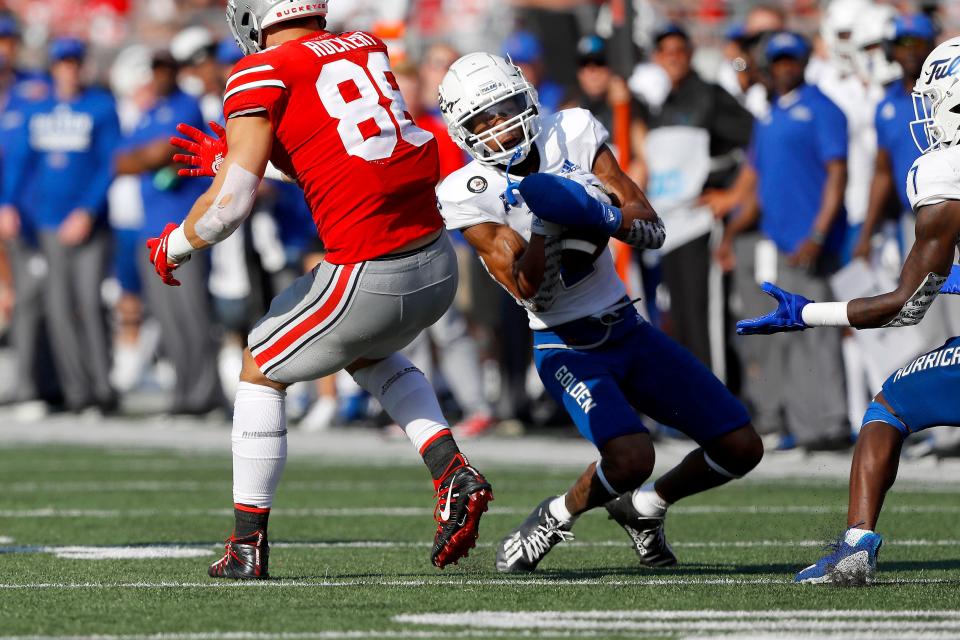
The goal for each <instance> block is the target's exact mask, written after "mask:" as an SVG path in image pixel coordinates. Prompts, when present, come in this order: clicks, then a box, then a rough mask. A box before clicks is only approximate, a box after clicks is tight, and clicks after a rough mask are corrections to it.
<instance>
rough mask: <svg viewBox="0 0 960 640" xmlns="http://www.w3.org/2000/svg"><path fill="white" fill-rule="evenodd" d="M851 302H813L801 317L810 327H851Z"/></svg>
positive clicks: (804, 309)
mask: <svg viewBox="0 0 960 640" xmlns="http://www.w3.org/2000/svg"><path fill="white" fill-rule="evenodd" d="M849 304H850V303H849V302H811V303H810V304H808V305H807V306H805V307H804V308H803V311H801V312H800V316H801V317H802V318H803V322H804V323H805V324H806V325H807V326H808V327H849V326H850V319H849V318H848V317H847V305H849Z"/></svg>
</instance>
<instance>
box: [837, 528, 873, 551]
mask: <svg viewBox="0 0 960 640" xmlns="http://www.w3.org/2000/svg"><path fill="white" fill-rule="evenodd" d="M868 533H873V531H871V530H870V529H847V532H846V533H845V534H844V535H843V541H844V542H846V543H847V544H848V545H850V546H851V547H852V546H855V545H856V544H857V543H858V542H860V540H861V538H863V536H865V535H867V534H868Z"/></svg>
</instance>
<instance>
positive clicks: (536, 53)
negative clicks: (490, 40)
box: [503, 31, 543, 64]
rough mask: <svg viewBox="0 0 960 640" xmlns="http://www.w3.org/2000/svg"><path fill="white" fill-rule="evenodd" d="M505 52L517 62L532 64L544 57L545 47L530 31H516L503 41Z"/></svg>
mask: <svg viewBox="0 0 960 640" xmlns="http://www.w3.org/2000/svg"><path fill="white" fill-rule="evenodd" d="M503 53H504V55H506V56H507V57H509V58H510V59H511V60H513V61H514V62H515V63H517V64H531V63H533V62H537V61H538V60H540V59H541V58H542V57H543V47H541V46H540V41H539V40H537V36H535V35H533V34H532V33H530V32H529V31H515V32H514V33H512V34H511V35H510V37H508V38H507V40H506V42H504V43H503Z"/></svg>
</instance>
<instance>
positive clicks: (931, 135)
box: [910, 36, 960, 153]
mask: <svg viewBox="0 0 960 640" xmlns="http://www.w3.org/2000/svg"><path fill="white" fill-rule="evenodd" d="M913 112H914V116H915V120H914V121H913V122H911V123H910V132H911V133H912V134H913V141H914V142H915V143H916V145H917V148H919V149H920V153H927V152H928V151H933V150H934V149H940V148H943V147H949V146H952V145H954V144H956V143H957V142H958V140H960V36H958V37H956V38H951V39H949V40H947V41H946V42H943V43H941V44H940V45H939V46H938V47H937V48H936V49H934V50H933V51H932V52H931V53H930V55H929V56H927V59H926V60H925V61H924V63H923V67H922V68H921V70H920V77H919V78H917V83H916V84H915V85H914V87H913Z"/></svg>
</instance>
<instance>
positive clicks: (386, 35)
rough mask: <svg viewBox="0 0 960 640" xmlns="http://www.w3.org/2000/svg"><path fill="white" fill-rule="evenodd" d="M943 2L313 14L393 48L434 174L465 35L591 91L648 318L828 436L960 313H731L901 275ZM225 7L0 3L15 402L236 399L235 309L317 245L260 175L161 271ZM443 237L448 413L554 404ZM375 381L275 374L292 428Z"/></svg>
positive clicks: (953, 19) (388, 0)
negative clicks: (658, 231)
mask: <svg viewBox="0 0 960 640" xmlns="http://www.w3.org/2000/svg"><path fill="white" fill-rule="evenodd" d="M956 4H957V3H948V2H944V3H940V4H938V3H918V2H890V3H886V2H870V1H868V0H832V2H827V3H818V2H816V1H814V0H790V1H786V0H785V1H783V2H775V1H772V0H771V1H770V2H769V3H767V4H762V3H756V2H747V1H740V2H737V1H734V0H727V1H724V0H685V1H683V2H666V1H659V0H607V1H600V0H598V1H596V2H574V1H570V0H512V1H508V0H330V16H329V21H328V22H329V29H330V30H333V31H345V30H355V29H362V30H366V31H370V32H372V33H375V34H376V35H378V36H379V37H381V38H382V39H384V40H385V41H386V42H387V43H388V46H389V47H390V52H391V59H392V64H393V68H394V71H395V73H396V75H397V79H398V82H399V83H400V84H401V90H402V93H403V95H404V97H405V99H406V101H407V103H408V104H407V106H408V108H409V111H410V113H411V114H412V115H413V116H414V118H415V120H416V122H417V124H418V125H419V126H420V127H422V128H424V129H427V130H429V131H431V132H432V133H434V135H435V136H436V137H437V139H438V141H439V143H440V149H441V165H442V166H441V171H442V174H443V175H447V174H449V173H451V172H452V171H454V170H456V169H458V168H459V167H461V166H463V164H465V163H466V161H467V157H466V156H465V154H464V153H463V151H462V150H460V149H459V148H458V147H457V146H456V144H455V143H454V142H453V141H452V140H451V139H450V138H449V136H448V135H447V133H446V128H445V126H444V124H443V121H442V119H441V117H440V114H439V111H438V108H437V105H436V96H437V87H438V86H439V84H440V81H441V79H442V78H443V76H444V74H445V73H446V70H447V68H448V67H449V66H450V64H451V63H452V62H453V61H454V60H456V59H457V58H458V57H459V56H460V55H462V54H464V53H469V52H471V51H478V50H485V51H490V52H494V53H499V54H503V55H506V56H509V57H510V58H511V59H512V60H513V62H514V63H516V64H517V65H518V66H520V67H521V69H522V70H523V73H524V75H525V76H526V77H527V79H528V80H530V81H531V82H532V83H533V84H534V85H535V86H536V87H537V90H538V93H539V99H540V103H541V106H542V109H543V111H544V112H546V113H549V112H554V111H556V110H560V109H564V108H569V107H583V108H586V109H589V110H590V111H591V112H592V113H593V114H594V115H595V116H596V117H597V118H598V119H599V120H600V121H601V122H602V123H603V124H604V125H605V126H606V127H607V129H608V130H609V131H610V133H611V140H610V143H611V146H612V147H613V149H614V150H615V153H616V155H617V157H618V158H619V160H620V162H621V164H622V166H623V167H624V168H625V169H626V170H627V171H628V173H629V175H631V177H633V178H634V179H635V180H636V181H637V182H638V184H640V185H641V186H642V187H643V188H644V189H645V191H646V193H647V195H648V197H649V198H650V200H651V202H652V203H653V205H654V206H655V208H656V209H657V210H658V212H659V213H660V215H661V217H663V219H664V221H665V224H666V226H667V243H666V244H665V245H664V247H663V248H662V249H661V250H659V251H647V252H642V253H640V252H636V251H633V252H631V251H630V250H629V248H627V247H626V246H621V245H617V246H612V247H611V250H612V251H614V254H615V256H616V262H617V266H618V270H619V271H620V274H621V276H622V277H623V278H624V280H625V281H626V282H627V284H628V288H629V290H630V291H631V294H632V296H633V297H635V298H637V299H638V303H637V304H638V307H639V308H641V312H642V313H644V314H645V316H646V317H648V319H650V321H651V322H653V323H655V324H657V325H658V326H659V327H661V328H662V329H663V330H665V331H666V332H667V333H669V334H670V335H672V336H673V337H674V338H675V339H677V340H678V341H679V342H681V343H682V344H683V345H684V346H686V347H687V348H688V349H689V350H690V351H691V352H692V353H694V354H695V355H696V356H697V357H698V358H699V359H700V360H702V361H703V362H704V363H706V364H707V365H709V366H710V367H711V368H712V369H713V371H714V372H715V373H716V374H717V375H718V376H719V377H720V378H721V380H724V381H725V382H726V384H728V385H729V386H730V387H731V389H732V390H733V391H734V392H736V393H737V394H739V395H740V396H741V398H743V399H744V400H745V401H746V403H747V405H748V407H749V408H750V409H751V413H752V415H753V416H754V422H755V424H756V425H757V427H758V430H760V431H761V433H764V434H766V435H768V436H769V438H770V440H771V441H772V442H773V443H774V444H775V446H776V447H778V448H782V449H790V448H794V447H800V448H803V449H805V450H809V451H815V450H833V449H842V448H845V447H848V446H849V445H850V443H851V440H852V438H853V437H855V434H856V431H857V429H858V428H859V424H860V419H861V417H862V415H863V412H864V410H865V409H866V405H867V402H868V401H869V399H870V398H871V397H872V396H873V394H875V393H876V392H877V391H878V390H879V388H880V385H881V383H882V381H883V379H884V376H885V375H887V374H888V373H889V372H890V371H892V370H895V369H896V368H897V367H898V366H900V365H901V364H902V363H903V362H906V361H907V360H908V359H909V358H910V357H912V356H913V355H916V354H919V353H921V352H923V351H925V350H927V349H929V348H931V347H933V346H935V345H936V344H939V343H940V342H942V341H943V340H944V339H945V338H946V337H947V336H950V335H956V334H958V333H960V328H958V325H960V315H958V314H957V313H956V312H955V310H952V309H950V304H951V303H950V302H949V301H947V300H943V299H942V298H941V300H939V301H938V302H937V304H936V305H935V307H934V310H933V311H932V312H931V313H930V314H928V317H927V319H926V320H925V322H924V323H923V324H922V325H920V326H917V327H912V328H909V329H896V330H889V329H884V330H878V331H874V332H861V333H856V332H846V333H844V332H842V331H841V330H839V329H838V330H820V331H819V332H817V333H816V336H814V335H813V333H814V332H808V333H805V334H796V335H789V336H771V337H764V338H751V337H743V338H737V337H736V336H734V335H733V331H732V325H733V322H732V320H735V319H737V318H741V317H748V316H754V315H759V314H762V313H766V312H767V311H768V310H770V308H771V306H772V303H771V302H770V301H769V299H767V298H765V297H764V296H763V294H762V293H760V291H759V288H758V286H757V283H758V282H761V281H763V280H770V281H774V282H776V283H778V284H780V285H781V286H783V287H785V288H787V289H790V290H793V291H797V292H798V293H802V294H804V295H806V296H808V297H810V298H812V299H817V300H827V299H848V298H851V297H855V296H861V295H869V294H870V293H872V292H880V291H884V290H888V289H889V288H890V286H891V283H892V282H894V281H895V278H896V276H897V274H898V272H899V268H900V265H901V263H902V260H903V258H904V256H905V255H906V252H907V251H908V250H909V247H910V244H911V236H912V227H913V220H912V214H911V213H910V210H909V203H908V201H907V199H906V195H905V191H904V187H905V184H906V181H907V177H908V176H907V172H908V170H909V168H910V166H911V165H912V163H913V161H914V159H915V158H916V157H917V156H918V155H919V153H920V151H919V149H918V148H917V146H916V145H915V144H914V141H913V137H912V136H911V134H910V122H911V120H913V119H914V112H913V103H912V99H911V95H910V94H911V89H912V87H913V83H914V82H915V80H916V78H917V76H918V75H919V72H920V66H921V64H922V62H923V60H924V58H925V57H926V55H927V53H929V51H930V50H931V49H932V48H933V46H934V45H935V44H936V43H937V42H939V41H941V40H943V39H945V38H947V37H950V36H951V35H956V34H957V33H958V29H960V8H958V7H957V6H954V5H956ZM223 5H224V3H223V2H222V1H218V0H150V2H146V1H138V0H87V1H86V2H77V1H73V2H65V1H60V0H44V1H42V2H41V1H35V0H19V1H15V0H9V1H7V2H3V1H0V130H2V131H0V153H2V159H0V348H2V351H0V353H2V354H3V356H2V358H0V367H2V377H0V403H2V405H3V407H2V409H0V410H2V411H3V414H2V415H6V416H8V417H10V418H12V419H15V420H18V421H29V420H38V419H42V418H43V417H45V416H46V415H48V414H49V413H50V412H54V411H67V412H72V413H76V414H79V415H81V416H87V417H93V418H94V419H96V418H99V417H100V416H102V415H112V414H116V413H118V412H119V413H122V414H124V415H137V414H144V413H149V412H163V413H167V414H169V415H170V416H171V417H175V416H189V417H209V418H210V419H212V420H217V419H222V418H224V417H225V415H226V413H225V412H226V411H228V407H229V405H230V404H231V402H232V397H233V395H234V390H235V386H236V381H237V378H238V375H239V371H240V366H241V355H242V349H243V347H244V346H245V340H246V335H247V331H248V330H249V328H250V324H251V322H252V321H253V320H255V319H256V318H258V317H259V316H260V315H261V314H262V313H263V312H264V310H265V305H266V304H267V303H268V302H269V300H270V299H271V298H272V297H273V295H275V294H276V293H278V292H279V291H281V290H282V289H283V288H285V287H286V286H287V285H288V284H289V283H290V282H291V281H292V280H293V279H295V278H296V277H297V276H299V275H300V274H302V273H303V272H304V270H309V269H312V268H313V267H314V266H315V265H316V264H317V263H318V262H319V261H320V260H322V259H323V247H322V246H321V245H320V243H319V240H318V239H317V234H316V230H315V226H314V223H313V220H312V218H311V213H310V211H309V209H308V208H307V207H306V204H305V203H304V201H303V198H302V194H301V192H300V191H299V190H298V188H297V187H296V186H294V185H289V184H284V183H280V182H273V181H270V180H265V181H264V183H263V185H262V187H261V191H260V195H259V199H258V201H257V205H256V207H255V211H254V213H253V215H252V216H251V217H250V219H249V220H248V221H247V222H246V223H245V224H244V226H243V227H242V228H241V230H240V231H239V232H238V233H236V234H234V235H233V236H231V238H230V239H229V240H228V241H227V242H224V243H222V244H220V245H217V246H216V247H215V248H214V249H213V251H211V252H209V254H208V255H204V256H203V257H199V256H198V257H197V258H195V259H194V260H192V261H191V262H190V263H188V264H186V265H185V266H184V267H182V268H181V269H179V270H178V271H177V274H178V278H179V279H180V280H181V281H182V282H183V286H182V287H180V288H169V287H166V286H164V285H163V284H162V283H161V282H160V281H159V280H158V279H157V278H156V277H155V276H154V275H153V273H152V265H151V264H150V263H149V261H148V260H147V257H146V249H145V241H146V239H147V238H148V237H151V236H157V235H159V234H160V232H161V231H162V228H163V226H164V225H165V224H166V222H168V221H169V220H170V219H174V218H176V217H177V216H178V215H185V214H186V212H187V211H188V209H189V207H190V206H191V205H192V203H193V202H194V200H195V199H196V197H197V196H198V195H199V194H200V193H202V192H203V191H204V190H205V189H206V187H207V186H208V181H207V179H205V178H191V177H183V176H181V175H179V173H178V169H180V168H182V167H180V166H177V165H174V164H172V156H173V154H174V152H175V149H174V148H173V147H172V146H171V145H170V143H169V139H170V137H171V136H174V135H177V131H176V126H177V124H178V123H180V122H183V123H186V124H188V125H190V126H193V127H196V128H198V129H204V130H206V129H208V126H207V124H206V123H208V122H221V123H222V121H223V114H222V96H223V90H224V87H225V83H226V79H227V78H228V77H229V75H230V71H231V69H232V67H233V65H234V64H236V62H237V61H238V60H239V59H240V56H241V54H240V51H239V49H238V47H237V46H236V44H235V43H234V42H233V41H232V39H230V38H229V37H228V34H227V28H226V24H225V22H224V19H223V11H224V6H223ZM455 239H457V238H455ZM458 247H459V253H460V257H461V283H460V289H459V294H458V299H457V301H456V303H455V305H454V307H453V308H452V309H451V310H450V311H449V312H448V313H447V315H446V316H445V317H444V318H443V319H442V320H441V321H440V322H439V323H438V324H437V325H435V326H434V327H432V328H431V329H430V330H429V331H427V332H425V333H424V335H422V336H421V337H420V338H419V339H418V340H417V342H416V343H415V344H414V345H412V346H411V347H410V348H409V353H408V355H409V356H410V357H411V358H412V359H413V360H414V362H415V363H417V365H418V366H420V367H421V368H422V369H424V371H425V372H427V374H428V376H430V378H431V380H433V382H434V384H435V386H437V388H438V390H439V391H440V392H441V395H442V397H443V398H444V399H445V402H446V406H445V409H447V410H448V415H449V416H450V417H451V418H452V421H453V422H454V423H455V425H456V429H457V431H458V432H459V434H460V435H461V436H465V437H469V436H478V435H481V434H483V433H486V432H491V431H500V432H516V431H518V430H520V429H522V428H523V427H524V426H526V427H530V426H539V427H549V426H556V425H563V424H566V422H567V418H566V416H565V414H564V413H563V411H562V410H561V409H559V408H558V407H557V406H556V405H554V404H553V402H552V401H551V400H550V399H549V398H548V397H547V396H546V394H545V393H544V392H543V388H542V385H541V384H540V382H539V379H538V378H537V376H536V373H535V372H533V369H532V367H531V346H530V334H529V330H528V329H527V325H526V318H525V314H524V313H523V310H522V308H520V307H519V306H517V305H516V304H515V302H514V301H513V300H512V299H511V298H509V296H508V295H507V294H506V293H504V292H503V291H502V290H501V289H500V288H499V287H498V286H497V285H495V284H494V283H493V282H492V281H491V280H490V278H489V277H488V276H487V274H486V273H485V272H484V270H483V267H482V265H481V264H480V263H479V261H478V260H477V259H476V257H475V256H474V255H473V254H472V251H471V250H470V249H469V248H468V247H467V245H466V244H465V243H464V242H463V241H462V240H460V241H459V242H458ZM651 366H656V363H651ZM689 392H690V393H691V394H695V393H697V390H696V389H690V390H689ZM373 404H374V403H373V402H372V401H371V400H369V399H368V398H367V397H365V396H364V395H363V393H362V392H361V390H360V389H359V388H357V387H356V386H355V384H354V383H353V382H352V380H351V379H350V378H349V376H342V377H336V376H334V377H331V378H328V379H324V380H321V381H319V382H318V383H316V384H312V383H311V384H301V385H297V386H295V387H293V388H292V389H291V391H290V393H289V394H288V409H289V415H290V416H291V418H292V420H293V421H294V422H295V423H298V424H299V426H300V428H303V429H306V430H317V431H319V430H323V429H327V428H330V427H331V426H334V425H341V424H350V423H354V422H369V423H376V422H377V415H378V408H377V407H376V406H372V405H373ZM649 426H650V427H651V429H652V430H653V431H654V432H655V433H659V434H662V435H663V436H664V437H672V436H673V433H672V432H671V430H670V429H669V426H668V425H653V424H651V425H649ZM954 431H955V430H954ZM951 435H953V434H950V433H945V432H943V431H942V430H941V431H937V430H934V431H933V436H932V439H930V440H927V441H924V442H922V443H918V444H917V445H916V450H917V451H921V450H922V451H937V452H939V453H941V454H949V453H950V452H951V451H953V452H956V451H957V446H956V442H955V441H954V440H951Z"/></svg>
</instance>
